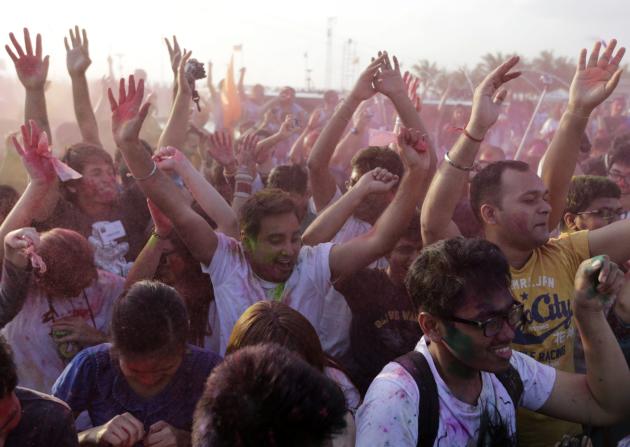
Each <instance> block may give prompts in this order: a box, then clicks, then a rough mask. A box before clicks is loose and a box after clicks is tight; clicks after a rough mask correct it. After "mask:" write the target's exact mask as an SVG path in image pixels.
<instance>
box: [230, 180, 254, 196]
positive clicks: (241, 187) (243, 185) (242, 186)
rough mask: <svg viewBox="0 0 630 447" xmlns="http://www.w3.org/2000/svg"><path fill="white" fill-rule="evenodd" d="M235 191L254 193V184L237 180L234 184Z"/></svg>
mask: <svg viewBox="0 0 630 447" xmlns="http://www.w3.org/2000/svg"><path fill="white" fill-rule="evenodd" d="M234 191H235V193H239V192H241V193H246V194H247V195H248V196H249V195H251V194H252V184H251V183H247V182H239V181H237V182H236V185H235V186H234Z"/></svg>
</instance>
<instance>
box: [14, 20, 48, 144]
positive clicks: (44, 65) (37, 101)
mask: <svg viewBox="0 0 630 447" xmlns="http://www.w3.org/2000/svg"><path fill="white" fill-rule="evenodd" d="M9 38H10V39H11V43H13V47H14V50H15V53H14V52H13V50H11V47H10V46H9V45H5V46H4V48H5V49H6V50H7V53H8V54H9V57H10V58H11V60H12V61H13V63H14V64H15V71H16V72H17V76H18V79H19V80H20V82H21V83H22V85H23V86H24V89H25V90H26V100H25V105H24V122H25V123H27V122H29V120H33V121H35V122H36V123H37V125H38V126H39V127H40V128H41V129H43V131H44V132H46V134H47V135H48V141H49V142H51V143H52V134H51V133H50V123H49V122H48V112H47V111H46V96H45V93H44V92H45V88H46V77H47V76H48V56H46V57H44V58H42V36H41V35H39V34H37V37H36V38H35V52H34V53H33V45H32V43H31V36H30V34H29V32H28V28H24V49H22V46H21V45H20V44H19V43H18V41H17V39H16V38H15V36H14V35H13V33H9ZM16 53H17V54H16Z"/></svg>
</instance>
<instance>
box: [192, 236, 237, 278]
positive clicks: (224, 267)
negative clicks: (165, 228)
mask: <svg viewBox="0 0 630 447" xmlns="http://www.w3.org/2000/svg"><path fill="white" fill-rule="evenodd" d="M216 235H217V239H218V240H217V248H216V250H215V252H214V255H213V256H212V260H211V261H210V264H201V270H202V271H203V272H204V273H207V274H208V275H210V279H211V280H212V284H213V285H214V286H215V287H218V286H220V285H221V284H222V283H223V282H224V281H225V280H226V279H227V278H228V277H229V275H230V274H231V273H232V272H233V271H234V269H236V268H237V266H239V265H240V264H241V263H242V262H245V261H244V259H242V256H243V255H242V252H241V246H240V244H239V242H238V241H237V240H236V239H233V238H231V237H229V236H226V235H225V234H223V233H221V232H218V231H217V232H216Z"/></svg>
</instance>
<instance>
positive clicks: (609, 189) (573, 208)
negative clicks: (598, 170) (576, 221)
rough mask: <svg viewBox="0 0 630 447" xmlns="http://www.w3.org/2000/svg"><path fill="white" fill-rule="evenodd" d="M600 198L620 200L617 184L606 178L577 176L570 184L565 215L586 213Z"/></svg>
mask: <svg viewBox="0 0 630 447" xmlns="http://www.w3.org/2000/svg"><path fill="white" fill-rule="evenodd" d="M599 198H607V199H608V198H610V199H619V198H621V190H620V189H619V186H617V184H616V183H615V182H613V181H612V180H610V179H608V178H606V177H600V176H597V175H576V176H575V177H573V178H572V179H571V183H570V184H569V192H568V194H567V206H566V209H565V213H573V214H575V213H579V212H580V211H585V210H586V209H588V207H589V206H590V205H591V203H592V202H593V200H595V199H599Z"/></svg>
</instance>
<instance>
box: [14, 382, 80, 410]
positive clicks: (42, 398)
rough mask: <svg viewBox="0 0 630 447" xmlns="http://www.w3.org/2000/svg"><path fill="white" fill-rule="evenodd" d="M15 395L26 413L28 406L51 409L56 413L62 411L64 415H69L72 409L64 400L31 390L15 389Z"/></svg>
mask: <svg viewBox="0 0 630 447" xmlns="http://www.w3.org/2000/svg"><path fill="white" fill-rule="evenodd" d="M15 395H16V396H17V398H18V399H19V401H20V404H21V405H22V408H23V411H25V409H26V407H27V406H35V405H37V406H38V407H40V408H44V407H46V408H49V409H51V410H54V411H61V412H64V413H69V412H70V411H71V410H70V407H69V406H68V404H66V403H65V402H64V401H63V400H61V399H57V398H56V397H55V396H51V395H50V394H44V393H41V392H39V391H35V390H32V389H30V388H22V387H17V388H15Z"/></svg>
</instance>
